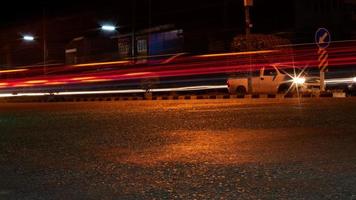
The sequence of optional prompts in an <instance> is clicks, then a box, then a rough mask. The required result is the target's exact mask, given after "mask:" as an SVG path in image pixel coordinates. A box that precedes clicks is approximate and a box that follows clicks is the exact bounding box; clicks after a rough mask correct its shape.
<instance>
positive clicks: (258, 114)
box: [0, 99, 356, 200]
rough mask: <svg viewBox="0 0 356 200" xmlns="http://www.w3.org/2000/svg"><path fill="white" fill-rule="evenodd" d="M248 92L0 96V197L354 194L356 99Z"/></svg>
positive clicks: (325, 196)
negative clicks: (162, 97) (135, 98)
mask: <svg viewBox="0 0 356 200" xmlns="http://www.w3.org/2000/svg"><path fill="white" fill-rule="evenodd" d="M249 101H251V100H249ZM253 101H255V102H258V103H251V104H250V103H246V102H248V101H241V100H201V101H174V102H173V101H172V102H170V101H164V102H159V101H158V102H101V103H52V104H0V199H1V200H2V199H31V200H32V199H36V200H38V199H51V200H52V199H356V99H321V100H318V99H312V100H303V101H302V102H301V103H298V101H296V100H280V101H278V100H270V101H268V102H263V101H261V100H253ZM241 102H244V103H241Z"/></svg>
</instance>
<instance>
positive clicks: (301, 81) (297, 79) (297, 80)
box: [293, 77, 305, 85]
mask: <svg viewBox="0 0 356 200" xmlns="http://www.w3.org/2000/svg"><path fill="white" fill-rule="evenodd" d="M293 83H294V84H296V85H303V84H304V83H305V78H300V77H294V78H293Z"/></svg>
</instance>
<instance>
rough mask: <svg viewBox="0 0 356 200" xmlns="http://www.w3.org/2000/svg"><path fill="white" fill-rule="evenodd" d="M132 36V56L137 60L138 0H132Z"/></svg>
mask: <svg viewBox="0 0 356 200" xmlns="http://www.w3.org/2000/svg"><path fill="white" fill-rule="evenodd" d="M131 25H132V33H131V34H132V37H131V56H132V60H133V61H135V57H136V37H135V31H136V0H133V1H132V24H131Z"/></svg>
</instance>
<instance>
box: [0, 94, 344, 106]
mask: <svg viewBox="0 0 356 200" xmlns="http://www.w3.org/2000/svg"><path fill="white" fill-rule="evenodd" d="M326 97H328V98H346V97H347V96H346V94H345V93H343V92H334V93H327V94H323V95H303V96H300V98H303V99H306V98H326ZM293 98H298V97H297V96H286V95H283V94H277V95H266V94H261V95H245V96H243V97H242V96H238V95H228V94H227V95H170V96H153V95H150V96H144V97H141V96H127V97H122V96H107V97H90V96H88V97H74V96H64V97H54V96H44V97H13V98H4V99H0V102H8V103H11V102H14V103H27V102H29V103H30V102H54V103H55V102H105V101H165V100H204V99H217V100H222V99H236V100H239V99H293Z"/></svg>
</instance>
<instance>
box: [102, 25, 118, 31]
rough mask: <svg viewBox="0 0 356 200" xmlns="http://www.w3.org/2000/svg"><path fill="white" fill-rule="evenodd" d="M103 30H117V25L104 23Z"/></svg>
mask: <svg viewBox="0 0 356 200" xmlns="http://www.w3.org/2000/svg"><path fill="white" fill-rule="evenodd" d="M101 30H103V31H108V32H112V31H115V30H116V26H113V25H102V26H101Z"/></svg>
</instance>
